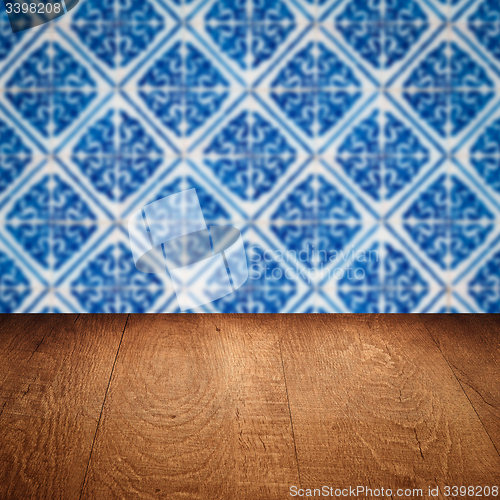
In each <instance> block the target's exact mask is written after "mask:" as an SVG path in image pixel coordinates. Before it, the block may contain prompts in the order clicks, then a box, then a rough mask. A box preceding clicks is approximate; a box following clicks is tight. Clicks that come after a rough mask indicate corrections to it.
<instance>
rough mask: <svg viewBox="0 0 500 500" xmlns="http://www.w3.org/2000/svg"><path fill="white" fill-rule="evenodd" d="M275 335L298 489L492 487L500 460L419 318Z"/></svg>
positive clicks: (303, 327) (318, 321)
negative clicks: (292, 436)
mask: <svg viewBox="0 0 500 500" xmlns="http://www.w3.org/2000/svg"><path fill="white" fill-rule="evenodd" d="M313 324H314V327H312V325H313ZM443 326H445V328H446V320H444V325H443ZM279 330H280V332H281V334H282V345H283V356H284V366H285V373H286V380H287V386H288V394H289V398H290V406H291V414H292V419H293V427H294V432H295V439H296V446H297V453H298V464H299V470H300V475H301V481H302V486H303V487H314V486H316V487H319V486H320V485H323V484H327V485H331V486H336V485H338V486H344V487H345V486H349V485H356V484H360V485H366V486H370V485H371V486H372V487H381V486H384V487H386V488H387V487H391V488H393V489H394V488H397V487H403V488H416V489H419V488H422V489H425V491H427V488H428V486H430V485H436V484H437V485H439V486H441V487H442V486H444V485H446V484H458V485H468V484H491V483H494V484H495V482H497V481H498V479H499V471H500V457H499V455H498V454H497V452H496V450H495V448H494V447H493V445H492V443H491V441H490V439H489V438H488V436H487V434H486V432H485V431H484V428H483V426H482V424H481V422H480V420H479V418H478V417H477V415H476V413H475V412H474V409H473V408H472V407H471V405H470V403H469V401H468V400H467V398H466V396H465V394H464V393H463V391H462V388H461V387H460V385H459V383H458V382H457V380H456V378H455V376H454V374H453V372H452V371H451V369H450V368H449V366H448V364H447V362H446V360H445V359H444V357H443V355H442V354H441V352H440V351H439V349H438V348H437V346H436V344H435V343H434V341H433V340H432V338H431V336H430V335H429V332H428V330H427V329H426V328H425V327H424V326H423V325H422V324H421V322H419V320H418V317H415V316H405V315H395V316H394V315H380V316H375V317H372V316H363V315H360V316H352V315H333V316H331V315H321V316H317V317H315V318H314V321H313V322H312V321H311V319H310V318H309V317H306V316H301V315H297V316H293V317H291V316H283V317H282V318H281V323H280V327H279ZM494 383H495V384H498V380H496V381H495V382H494Z"/></svg>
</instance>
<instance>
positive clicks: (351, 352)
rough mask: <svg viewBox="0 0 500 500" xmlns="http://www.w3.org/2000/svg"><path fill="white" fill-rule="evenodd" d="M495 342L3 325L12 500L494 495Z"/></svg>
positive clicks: (5, 472)
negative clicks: (352, 491)
mask: <svg viewBox="0 0 500 500" xmlns="http://www.w3.org/2000/svg"><path fill="white" fill-rule="evenodd" d="M75 321H76V323H75ZM125 325H126V327H125ZM499 338H500V321H499V319H497V317H496V316H455V315H439V316H432V315H380V316H374V315H131V316H130V317H129V318H128V320H127V318H126V316H123V315H121V316H120V315H102V316H98V315H82V316H76V315H45V316H30V315H18V316H14V315H12V316H0V500H4V499H5V500H11V499H12V500H19V499H22V500H24V499H30V498H33V499H59V498H60V499H65V500H66V499H69V500H71V499H79V498H81V499H87V500H94V499H96V500H100V499H115V498H116V499H129V498H130V499H132V498H133V499H136V498H138V499H148V500H149V499H167V498H168V499H173V500H176V499H203V500H212V499H237V500H240V499H243V500H245V499H258V500H267V499H277V498H280V499H281V498H288V497H290V490H289V488H290V486H292V485H295V486H297V487H300V486H301V487H302V488H320V487H322V486H324V485H328V486H332V487H334V488H335V487H342V488H345V487H349V486H357V485H364V486H367V487H371V488H377V487H379V488H380V487H382V486H383V487H384V488H392V489H393V490H395V489H397V488H411V489H414V488H415V489H420V488H421V489H422V491H423V497H424V498H427V488H428V487H429V486H434V485H439V486H440V487H441V488H442V487H443V486H445V485H446V484H450V485H452V484H456V485H471V484H481V485H485V484H490V485H493V484H497V485H499V482H500V455H499V453H498V451H497V450H498V444H499V439H500V434H499V428H500V426H499V411H498V409H499V408H500V370H499V362H500V352H499ZM495 446H496V448H495ZM441 492H442V490H441ZM362 497H363V496H360V497H358V498H362ZM393 498H398V496H397V495H393ZM440 498H444V497H443V495H440ZM458 498H460V497H458ZM461 498H465V497H461ZM492 498H493V497H492Z"/></svg>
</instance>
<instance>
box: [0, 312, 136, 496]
mask: <svg viewBox="0 0 500 500" xmlns="http://www.w3.org/2000/svg"><path fill="white" fill-rule="evenodd" d="M75 319H76V316H72V315H62V316H61V317H60V318H59V321H58V322H57V323H56V324H55V325H54V328H53V329H51V331H50V332H46V335H45V337H44V338H43V337H42V338H43V340H42V341H41V342H39V343H38V344H36V346H35V349H34V350H33V351H31V352H29V351H27V350H26V349H25V348H26V347H27V346H29V345H32V346H33V345H35V341H34V340H29V341H21V342H20V346H21V349H20V350H21V351H23V352H25V353H28V354H29V356H24V358H23V357H19V358H18V365H17V367H16V366H15V365H13V364H11V366H10V369H9V371H8V374H7V378H6V380H4V382H3V383H2V391H4V390H5V388H7V389H6V390H8V391H9V392H10V395H11V397H10V399H9V402H8V404H7V405H6V406H5V407H4V409H3V412H2V414H1V416H0V443H1V447H0V464H2V465H1V467H0V498H2V500H4V499H12V500H19V499H23V500H24V499H29V498H36V499H64V500H71V499H77V498H78V497H79V495H80V492H81V487H82V484H83V479H84V476H85V470H86V467H87V464H88V460H89V456H90V451H91V447H92V442H93V439H94V436H95V431H96V428H97V422H98V419H99V415H100V412H101V409H102V403H103V400H104V395H105V392H106V388H107V385H108V382H109V378H110V376H111V370H112V366H113V362H114V360H115V357H116V353H117V349H118V345H119V342H120V339H121V336H122V333H123V329H124V326H125V322H126V316H125V315H109V316H104V315H103V316H93V315H88V316H87V315H82V316H80V317H78V321H77V322H76V323H75ZM46 321H47V320H45V319H42V320H41V321H40V323H39V324H40V329H41V330H43V329H45V330H46ZM20 324H23V325H24V326H23V327H25V326H26V324H24V323H22V322H21V323H20ZM25 334H26V336H27V337H28V338H31V337H33V339H34V338H35V337H37V338H39V337H40V335H39V334H36V335H35V334H34V333H32V332H29V331H28V332H25ZM9 345H10V346H11V347H10V348H9V349H10V353H11V356H12V357H15V356H14V350H13V348H12V344H9ZM2 372H3V367H2Z"/></svg>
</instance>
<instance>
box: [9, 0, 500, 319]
mask: <svg viewBox="0 0 500 500" xmlns="http://www.w3.org/2000/svg"><path fill="white" fill-rule="evenodd" d="M0 92H1V94H0V174H1V175H0V220H1V226H0V311H3V312H25V311H27V312H39V311H44V312H49V311H61V312H177V311H179V306H178V304H177V301H176V296H175V291H174V289H173V286H172V283H171V282H170V278H169V276H168V274H167V275H153V274H143V273H140V272H139V271H137V270H136V268H135V266H134V261H133V258H132V254H131V251H130V248H129V241H128V233H127V220H128V217H129V216H130V215H131V214H132V213H134V212H135V211H137V210H139V209H140V208H141V207H143V206H144V205H146V204H148V203H151V202H152V201H155V200H158V199H160V198H162V197H164V196H168V195H169V194H173V193H176V192H179V191H182V190H185V189H189V188H193V187H194V188H196V191H197V194H198V197H199V199H200V204H201V207H202V211H203V214H204V217H205V220H206V221H207V223H208V224H215V225H217V224H219V225H220V224H222V225H232V226H235V227H237V228H239V229H240V230H241V232H242V235H243V240H244V243H245V248H246V252H247V260H248V266H249V279H248V281H247V282H246V284H245V285H244V286H243V287H241V288H240V289H238V290H237V291H236V292H235V293H233V294H230V295H227V296H226V297H223V298H222V299H219V300H217V301H215V302H213V303H210V304H207V305H205V306H201V307H199V308H198V309H196V310H195V311H199V312H217V311H222V312H500V224H499V218H500V3H499V2H498V1H497V0H140V1H139V0H104V1H98V0H80V3H79V5H78V7H77V8H75V9H74V10H73V11H71V12H70V13H68V14H67V15H65V16H63V17H62V18H60V19H59V20H57V21H54V22H52V23H50V24H48V25H44V26H41V27H38V28H34V29H31V30H28V31H25V32H21V33H18V34H16V35H14V34H12V32H11V30H10V26H9V24H8V19H7V16H6V14H5V12H4V11H3V7H2V13H1V14H0Z"/></svg>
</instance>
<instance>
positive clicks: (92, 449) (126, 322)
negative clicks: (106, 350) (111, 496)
mask: <svg viewBox="0 0 500 500" xmlns="http://www.w3.org/2000/svg"><path fill="white" fill-rule="evenodd" d="M129 318H130V314H128V315H127V320H126V321H125V326H124V327H123V332H122V336H121V338H120V343H119V344H118V349H117V350H116V355H115V360H114V361H113V367H112V368H111V373H110V375H109V380H108V385H107V387H106V392H105V393H104V399H103V401H102V406H101V413H100V414H99V419H98V421H97V426H96V428H95V434H94V439H93V441H92V447H91V448H90V455H89V461H88V462H87V468H86V469H85V475H84V476H83V483H82V489H81V490H80V496H79V497H78V498H79V499H81V498H82V495H83V490H84V489H85V482H86V481H87V475H88V473H89V467H90V461H91V460H92V453H93V452H94V446H95V442H96V439H97V432H98V431H99V425H100V424H101V418H102V413H103V411H104V405H105V404H106V398H107V397H108V391H109V386H110V385H111V379H112V378H113V373H114V371H115V366H116V360H117V359H118V353H119V352H120V347H121V346H122V341H123V336H124V335H125V330H126V329H127V325H128V320H129Z"/></svg>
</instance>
